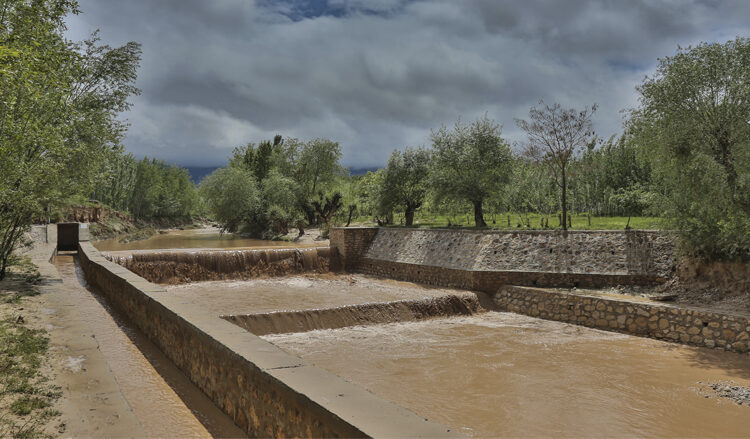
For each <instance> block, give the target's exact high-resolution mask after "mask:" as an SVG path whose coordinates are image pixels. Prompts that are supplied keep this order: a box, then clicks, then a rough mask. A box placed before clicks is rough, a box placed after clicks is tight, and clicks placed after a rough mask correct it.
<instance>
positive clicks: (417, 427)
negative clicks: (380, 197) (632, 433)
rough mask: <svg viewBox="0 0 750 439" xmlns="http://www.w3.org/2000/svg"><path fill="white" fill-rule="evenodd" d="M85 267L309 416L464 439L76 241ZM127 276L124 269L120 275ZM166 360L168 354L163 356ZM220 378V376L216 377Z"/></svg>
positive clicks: (362, 427)
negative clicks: (102, 273)
mask: <svg viewBox="0 0 750 439" xmlns="http://www.w3.org/2000/svg"><path fill="white" fill-rule="evenodd" d="M79 248H80V250H81V251H82V252H83V253H84V257H85V258H86V259H88V261H89V262H90V263H93V264H95V265H98V266H99V267H101V268H102V269H104V270H107V271H109V272H110V274H111V275H112V276H115V277H116V278H118V279H120V280H121V281H122V282H123V283H124V284H126V285H129V286H130V287H131V288H133V289H134V290H136V291H137V292H139V293H140V294H142V295H144V296H145V297H146V298H147V300H148V306H149V307H151V306H160V307H163V308H165V310H166V311H167V312H168V313H169V314H171V315H173V316H174V317H176V318H177V319H179V320H181V321H182V322H183V324H184V325H187V326H188V327H190V328H191V329H193V330H195V331H196V332H197V333H199V334H201V335H202V336H204V337H208V338H210V339H212V340H214V341H216V342H217V343H218V344H219V345H220V346H222V347H223V348H224V349H226V351H227V352H228V353H230V355H236V356H239V357H241V358H243V359H244V360H245V362H246V364H247V367H250V368H252V369H256V370H259V371H261V372H262V373H263V374H264V375H266V376H267V377H268V378H271V379H272V380H273V381H274V382H278V383H279V386H280V388H279V392H280V393H285V392H286V393H288V392H290V391H291V393H292V394H293V395H294V397H295V398H298V399H299V400H302V401H305V402H307V403H308V405H310V406H311V409H312V410H313V411H315V410H322V412H323V413H328V415H329V416H330V415H332V416H333V417H334V418H336V419H340V420H343V422H345V423H347V424H348V425H350V426H351V427H353V428H354V429H356V430H358V431H361V432H362V434H364V435H366V436H369V437H464V436H463V435H461V434H460V433H459V432H458V431H452V430H451V429H448V428H447V427H445V426H442V425H440V424H437V423H434V422H431V421H428V420H426V419H424V418H423V417H421V416H419V415H417V414H416V413H414V412H412V411H411V410H409V409H406V408H404V407H401V406H398V405H396V404H395V403H393V402H391V401H388V400H386V399H383V398H380V397H378V396H376V395H374V394H372V393H370V392H368V391H367V390H365V389H364V388H361V387H359V386H357V385H355V384H352V383H350V382H348V381H346V380H344V379H343V378H341V377H339V376H337V375H334V374H332V373H330V372H327V371H325V370H323V369H321V368H318V367H317V366H315V365H312V364H308V363H306V362H305V361H304V360H303V359H301V358H299V357H297V356H294V355H291V354H289V353H287V352H286V351H283V350H282V349H281V348H279V347H277V346H275V345H274V344H272V343H270V342H267V341H265V340H263V339H262V338H260V337H258V336H256V335H254V334H252V333H250V332H248V331H246V330H244V329H242V328H239V327H238V326H236V325H234V324H232V323H230V322H228V321H226V320H223V319H221V318H219V316H212V315H206V313H205V311H204V310H203V309H200V308H199V307H198V306H195V305H191V304H187V303H183V302H180V301H178V300H176V299H175V298H173V297H172V296H169V295H168V294H167V292H166V290H165V289H164V288H163V287H161V286H159V285H155V284H152V283H150V282H148V281H146V280H145V279H143V278H141V277H139V276H137V275H135V274H133V273H131V272H129V271H128V273H122V271H121V269H122V267H121V266H120V265H118V264H115V263H114V262H110V261H108V260H106V259H104V258H103V257H102V256H101V255H100V254H99V252H98V250H97V249H96V248H95V247H94V246H93V245H92V244H91V243H90V242H80V243H79ZM125 271H127V270H125ZM165 354H167V356H169V353H167V352H165ZM216 378H217V379H221V377H218V376H217V377H216Z"/></svg>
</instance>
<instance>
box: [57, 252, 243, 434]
mask: <svg viewBox="0 0 750 439" xmlns="http://www.w3.org/2000/svg"><path fill="white" fill-rule="evenodd" d="M55 266H56V267H57V270H58V272H59V273H60V275H61V277H62V278H63V282H64V284H65V285H66V286H67V287H69V288H70V290H71V291H73V292H74V293H75V294H76V295H77V296H80V297H78V299H77V303H78V304H77V306H78V307H79V311H80V314H81V316H82V317H83V318H84V320H85V323H86V324H87V325H88V326H89V328H90V329H91V331H92V332H93V333H94V335H95V337H96V341H97V343H98V345H99V350H100V351H101V352H102V354H103V355H104V357H105V358H106V360H107V363H108V365H109V367H110V369H111V370H112V373H113V374H114V375H115V377H116V379H117V382H118V384H119V388H120V390H121V392H122V394H123V396H124V397H125V399H126V400H127V402H128V404H129V405H130V407H131V408H132V409H133V412H134V413H135V415H136V417H137V418H138V420H139V422H140V423H141V425H142V426H143V429H144V430H145V431H146V433H147V434H148V436H149V437H244V436H245V435H244V433H243V432H242V431H241V430H240V429H239V428H238V427H236V426H235V425H234V423H233V421H232V420H231V419H230V418H229V417H228V416H226V415H225V414H224V413H223V412H221V411H220V410H219V408H218V407H216V406H215V405H214V404H213V403H212V402H211V401H210V400H209V399H208V397H206V396H205V395H204V394H203V393H202V392H201V391H200V389H198V388H197V387H195V386H194V385H193V384H192V383H190V381H189V380H188V378H187V377H185V375H184V374H182V372H181V371H180V370H179V369H177V367H176V366H175V365H174V364H173V363H172V362H171V361H170V360H169V359H168V358H166V357H165V356H164V354H162V353H161V351H160V350H159V349H158V348H157V347H156V346H155V345H153V344H152V343H151V342H150V341H149V340H148V338H147V337H146V336H145V335H144V334H142V333H141V332H140V331H139V330H138V329H136V328H135V327H133V326H132V325H131V324H130V323H129V322H128V320H127V319H126V318H124V317H123V316H121V315H120V314H119V313H117V312H116V311H115V310H113V309H110V307H109V306H108V304H107V301H106V299H105V298H104V297H103V296H100V295H97V294H94V293H92V291H91V290H89V286H88V284H87V282H86V280H85V277H84V274H83V272H82V270H81V269H80V267H79V266H78V264H77V261H75V260H74V256H72V255H58V256H57V257H56V259H55Z"/></svg>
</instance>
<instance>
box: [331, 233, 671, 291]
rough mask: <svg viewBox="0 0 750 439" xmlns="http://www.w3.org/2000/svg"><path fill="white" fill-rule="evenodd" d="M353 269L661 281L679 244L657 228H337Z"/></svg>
mask: <svg viewBox="0 0 750 439" xmlns="http://www.w3.org/2000/svg"><path fill="white" fill-rule="evenodd" d="M331 247H332V249H333V253H335V254H338V255H339V259H340V265H341V266H342V267H344V268H345V269H347V270H351V271H358V272H362V273H366V274H373V275H378V276H385V277H390V278H394V279H400V280H408V281H414V282H422V283H427V284H432V285H443V286H451V287H457V288H468V289H474V290H479V291H485V292H494V291H496V290H497V288H498V287H499V286H500V285H504V284H513V285H528V286H556V287H564V286H567V287H607V286H615V285H653V284H658V283H661V282H663V281H664V280H665V279H666V277H667V276H668V275H669V273H670V272H671V270H672V263H673V261H672V258H673V253H674V245H673V243H672V240H671V238H670V237H669V236H668V235H665V234H663V233H658V232H650V231H570V232H558V231H518V232H516V231H511V232H505V231H472V230H422V229H389V228H339V229H336V228H334V229H331Z"/></svg>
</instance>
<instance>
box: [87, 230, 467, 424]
mask: <svg viewBox="0 0 750 439" xmlns="http://www.w3.org/2000/svg"><path fill="white" fill-rule="evenodd" d="M78 254H79V256H80V260H81V266H82V268H83V270H84V273H85V274H86V278H87V280H88V281H89V282H90V283H91V284H92V285H95V286H96V287H98V288H99V289H100V290H101V291H102V292H103V293H104V294H105V295H106V296H107V297H108V298H109V300H110V301H111V303H112V304H113V305H114V306H116V307H117V308H119V309H120V310H121V311H123V312H124V313H125V314H126V315H127V316H128V317H129V318H130V319H131V320H132V321H133V323H134V324H135V325H136V326H137V327H138V328H139V329H140V330H142V331H143V332H144V333H145V334H146V335H147V336H148V337H149V339H150V340H151V341H152V342H154V344H156V345H157V346H158V347H159V349H161V351H162V352H164V354H165V355H166V356H167V357H169V358H170V360H172V361H173V362H174V363H175V365H177V367H179V368H180V369H181V370H182V371H183V372H184V373H185V374H186V376H187V377H188V378H189V379H190V380H191V381H192V382H193V383H194V384H195V385H196V386H197V387H198V388H200V389H201V390H202V391H203V392H204V393H205V394H206V395H207V396H208V397H209V398H211V400H213V401H214V402H215V403H216V404H217V406H218V407H219V408H220V409H222V410H223V411H224V412H225V413H227V414H228V415H229V416H230V417H231V418H232V419H233V420H234V422H235V423H236V424H237V425H238V426H240V427H242V428H243V429H244V430H245V431H246V432H247V433H248V435H249V436H250V437H380V436H382V437H394V436H398V435H405V436H413V437H460V434H458V433H457V432H452V431H450V430H448V429H446V428H445V427H443V426H440V425H438V424H435V423H432V422H428V421H426V420H425V419H423V418H421V417H419V416H417V415H416V414H414V413H413V412H411V411H408V410H406V409H404V408H402V407H399V406H396V405H395V404H393V403H391V402H389V401H385V400H382V399H380V398H378V397H376V396H374V395H372V394H371V393H369V392H367V391H366V390H364V389H362V388H359V387H357V386H355V385H353V384H351V383H348V382H345V381H344V380H343V379H341V378H339V377H337V376H336V375H333V374H331V373H330V372H326V371H324V370H322V369H320V368H317V367H316V366H314V365H312V364H308V363H305V361H304V360H302V359H300V358H298V357H295V356H293V355H290V354H288V353H286V352H284V351H283V350H281V349H280V348H278V347H276V346H274V345H272V344H271V343H269V342H266V341H265V340H262V339H260V338H259V337H257V336H255V335H253V334H251V333H249V332H247V331H245V330H244V329H242V328H240V327H238V326H235V325H233V324H231V323H230V322H227V321H225V320H223V319H221V318H219V317H218V316H215V315H210V314H208V313H206V312H205V310H203V309H199V308H198V309H196V308H195V307H192V306H191V305H190V304H185V303H183V302H181V301H180V300H177V299H175V298H174V297H173V296H170V295H169V294H167V293H166V291H165V290H164V289H163V288H162V287H160V286H158V285H154V284H151V283H149V282H147V281H146V280H144V279H143V278H140V277H138V276H137V275H135V274H133V273H131V272H130V271H128V270H127V269H125V268H124V267H121V266H119V265H117V264H115V263H114V262H110V261H107V260H106V259H105V258H104V257H103V256H101V255H100V254H99V253H98V252H97V251H96V249H95V248H94V247H93V246H92V245H91V244H90V243H88V242H82V243H80V244H79V252H78ZM382 419H388V420H389V422H388V423H383V422H379V421H378V420H382Z"/></svg>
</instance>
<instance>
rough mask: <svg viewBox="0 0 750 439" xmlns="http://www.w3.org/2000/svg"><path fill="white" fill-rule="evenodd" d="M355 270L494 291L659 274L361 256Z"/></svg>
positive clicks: (653, 280) (589, 284)
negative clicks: (497, 267) (448, 264)
mask: <svg viewBox="0 0 750 439" xmlns="http://www.w3.org/2000/svg"><path fill="white" fill-rule="evenodd" d="M354 270H355V271H357V272H359V273H364V274H370V275H373V276H381V277H387V278H391V279H398V280H404V281H409V282H419V283H423V284H428V285H438V286H445V287H452V288H463V289H467V290H475V291H483V292H485V293H494V292H496V291H497V290H498V288H500V287H501V286H503V285H526V286H539V287H581V288H603V287H610V286H616V285H654V284H658V283H660V282H661V281H662V278H660V277H658V276H650V275H637V274H602V273H594V274H588V273H549V272H541V271H481V270H463V269H455V268H445V267H436V266H434V265H422V264H408V263H402V262H392V261H384V260H378V259H370V258H360V259H359V263H358V264H357V266H356V267H355V268H354Z"/></svg>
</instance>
